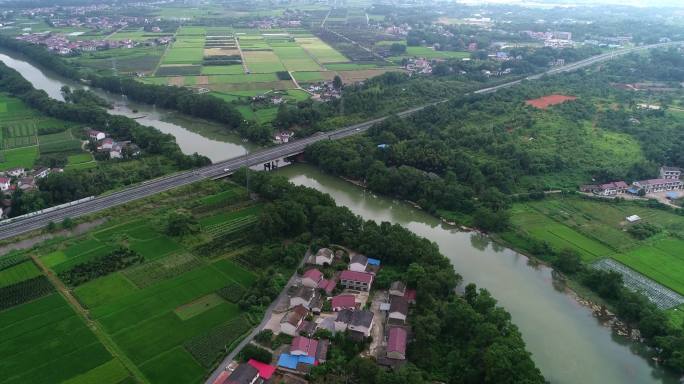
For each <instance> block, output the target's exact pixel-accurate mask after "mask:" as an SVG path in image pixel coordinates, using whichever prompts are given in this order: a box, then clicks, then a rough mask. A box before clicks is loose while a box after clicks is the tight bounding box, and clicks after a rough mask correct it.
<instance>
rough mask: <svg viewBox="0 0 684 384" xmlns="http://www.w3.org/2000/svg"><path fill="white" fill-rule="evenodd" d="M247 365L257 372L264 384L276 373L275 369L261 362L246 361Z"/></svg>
mask: <svg viewBox="0 0 684 384" xmlns="http://www.w3.org/2000/svg"><path fill="white" fill-rule="evenodd" d="M247 364H249V365H251V366H252V367H254V368H256V370H257V371H259V378H260V379H261V380H264V382H268V380H270V379H271V377H273V374H274V373H275V371H276V367H274V366H272V365H270V364H266V363H262V362H261V361H257V360H254V359H249V360H248V361H247Z"/></svg>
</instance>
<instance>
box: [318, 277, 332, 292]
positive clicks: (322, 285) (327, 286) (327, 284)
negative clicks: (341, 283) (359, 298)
mask: <svg viewBox="0 0 684 384" xmlns="http://www.w3.org/2000/svg"><path fill="white" fill-rule="evenodd" d="M336 286H337V281H335V279H330V280H328V279H321V281H319V282H318V289H321V290H323V291H324V292H325V294H326V296H330V295H332V293H333V291H334V290H335V287H336Z"/></svg>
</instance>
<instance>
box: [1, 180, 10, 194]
mask: <svg viewBox="0 0 684 384" xmlns="http://www.w3.org/2000/svg"><path fill="white" fill-rule="evenodd" d="M8 189H10V178H9V177H0V191H7V190H8Z"/></svg>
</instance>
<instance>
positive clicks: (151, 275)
mask: <svg viewBox="0 0 684 384" xmlns="http://www.w3.org/2000/svg"><path fill="white" fill-rule="evenodd" d="M201 265H202V262H201V261H199V260H198V259H197V258H196V257H194V256H192V255H189V254H179V255H173V256H169V257H167V258H164V259H162V260H155V261H152V262H149V263H145V264H143V265H140V266H136V267H133V268H130V269H127V270H125V271H124V272H123V273H124V275H126V277H127V278H128V279H129V280H131V281H132V282H133V283H134V284H135V285H136V286H137V287H138V288H145V287H149V286H150V285H153V284H155V283H157V282H159V281H162V280H166V279H170V278H172V277H176V276H180V275H182V274H184V273H186V272H188V271H190V270H192V269H195V268H197V267H199V266H201Z"/></svg>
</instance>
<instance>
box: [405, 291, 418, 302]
mask: <svg viewBox="0 0 684 384" xmlns="http://www.w3.org/2000/svg"><path fill="white" fill-rule="evenodd" d="M404 299H406V301H407V302H408V303H409V304H411V305H413V304H415V303H416V290H415V289H408V288H407V289H406V292H405V293H404Z"/></svg>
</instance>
